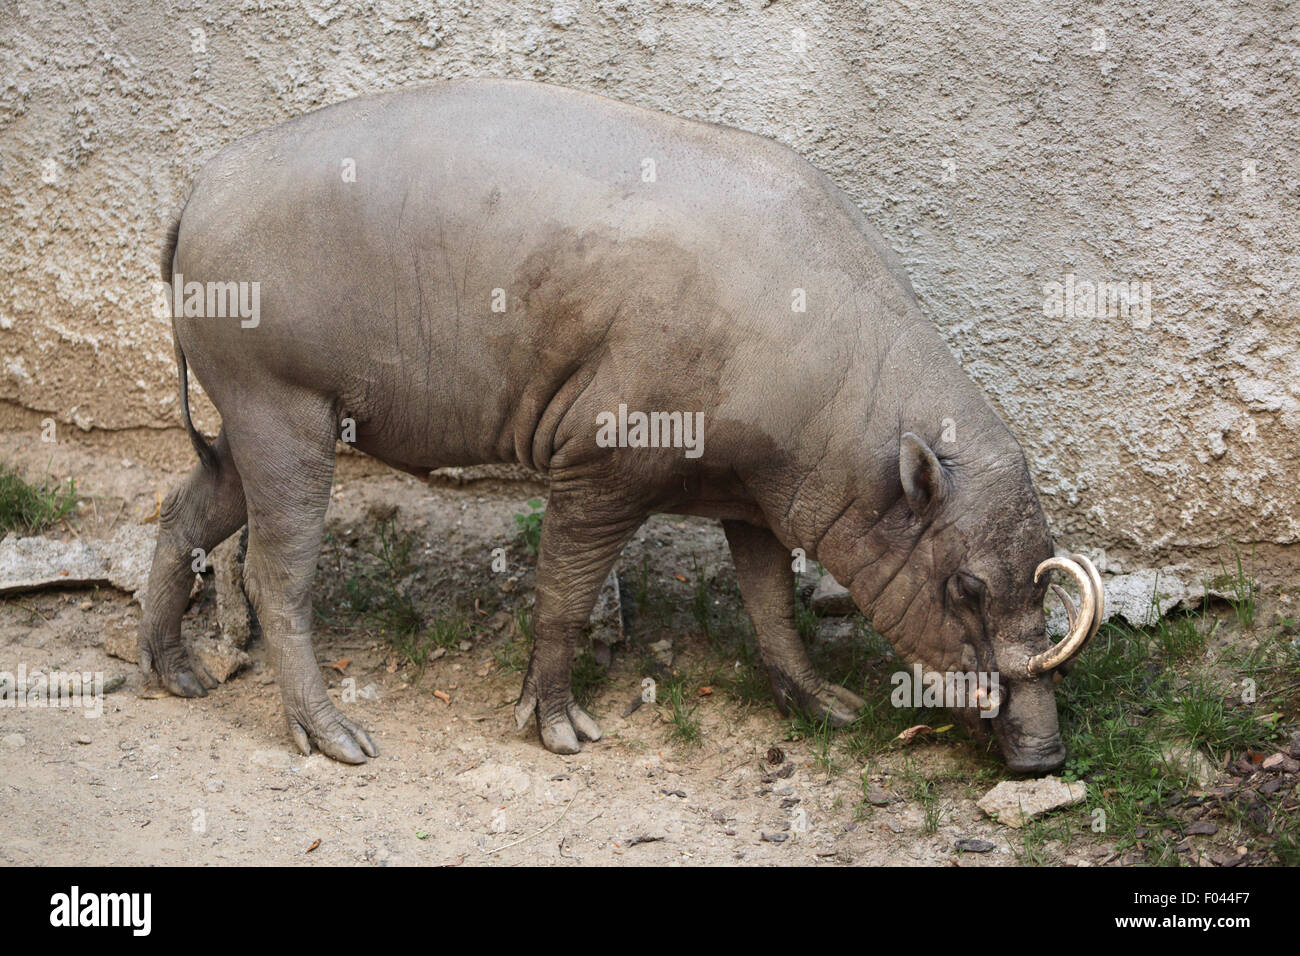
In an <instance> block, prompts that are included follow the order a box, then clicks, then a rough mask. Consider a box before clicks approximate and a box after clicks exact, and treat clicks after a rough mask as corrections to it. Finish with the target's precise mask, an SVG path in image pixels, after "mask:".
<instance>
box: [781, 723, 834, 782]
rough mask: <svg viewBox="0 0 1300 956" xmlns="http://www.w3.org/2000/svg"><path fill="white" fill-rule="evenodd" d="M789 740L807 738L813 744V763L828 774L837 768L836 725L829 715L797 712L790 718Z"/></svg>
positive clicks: (787, 736)
mask: <svg viewBox="0 0 1300 956" xmlns="http://www.w3.org/2000/svg"><path fill="white" fill-rule="evenodd" d="M786 739H787V740H807V741H809V742H810V743H811V744H812V751H813V764H814V765H815V766H817V767H820V768H821V770H822V771H823V772H824V773H826V774H833V773H834V772H835V770H836V764H835V754H834V751H833V746H834V743H835V727H834V726H833V725H832V724H831V721H830V718H829V717H815V716H812V715H808V714H795V715H794V716H792V717H791V718H790V723H789V725H788V730H787V733H786Z"/></svg>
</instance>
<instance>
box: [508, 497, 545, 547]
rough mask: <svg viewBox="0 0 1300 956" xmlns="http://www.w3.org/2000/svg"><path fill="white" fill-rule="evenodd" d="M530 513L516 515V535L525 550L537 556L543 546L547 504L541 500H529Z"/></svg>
mask: <svg viewBox="0 0 1300 956" xmlns="http://www.w3.org/2000/svg"><path fill="white" fill-rule="evenodd" d="M527 505H528V511H527V512H522V511H521V512H517V513H516V514H515V529H516V531H515V533H516V536H517V537H518V538H519V540H520V541H521V542H522V543H523V546H524V550H525V551H527V552H528V553H529V554H536V553H537V549H538V548H540V547H541V544H542V518H543V517H545V515H546V502H544V501H542V499H541V498H529V499H528V501H527Z"/></svg>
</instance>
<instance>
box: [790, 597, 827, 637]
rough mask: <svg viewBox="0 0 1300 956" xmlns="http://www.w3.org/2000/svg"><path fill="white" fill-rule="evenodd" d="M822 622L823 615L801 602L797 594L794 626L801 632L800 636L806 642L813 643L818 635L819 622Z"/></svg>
mask: <svg viewBox="0 0 1300 956" xmlns="http://www.w3.org/2000/svg"><path fill="white" fill-rule="evenodd" d="M820 620H821V615H819V614H818V613H817V612H816V611H814V610H813V609H812V605H811V604H805V603H804V602H803V601H801V600H799V595H798V594H797V593H796V594H795V597H794V626H795V629H796V630H797V631H798V632H799V636H800V637H802V638H803V639H804V640H805V641H811V640H812V639H813V638H814V637H815V636H816V635H817V622H818V621H820Z"/></svg>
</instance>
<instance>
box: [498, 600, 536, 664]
mask: <svg viewBox="0 0 1300 956" xmlns="http://www.w3.org/2000/svg"><path fill="white" fill-rule="evenodd" d="M514 624H515V626H514V629H513V631H512V633H511V634H510V635H509V637H507V639H506V640H505V642H504V643H502V644H500V645H498V646H497V647H495V648H493V649H492V660H493V661H495V662H496V665H497V667H498V668H500V669H501V670H503V671H505V672H506V673H508V674H510V673H515V672H517V671H523V670H524V669H525V668H527V667H528V658H529V656H530V655H531V654H532V650H533V612H532V609H531V608H526V607H520V608H516V609H515V621H514Z"/></svg>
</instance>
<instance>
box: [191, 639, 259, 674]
mask: <svg viewBox="0 0 1300 956" xmlns="http://www.w3.org/2000/svg"><path fill="white" fill-rule="evenodd" d="M189 648H190V653H191V654H193V655H194V657H195V658H196V659H197V660H198V662H199V663H200V664H202V665H203V668H204V669H205V670H206V671H207V672H208V673H209V674H211V675H212V676H213V678H214V679H215V680H217V681H218V682H219V683H222V684H224V683H225V682H226V681H228V680H230V678H232V677H234V676H235V675H236V674H238V673H239V672H240V671H242V670H243V669H244V668H245V667H247V666H248V665H249V664H251V663H252V662H253V659H252V658H251V657H249V656H248V655H247V654H246V653H244V652H243V651H242V650H240V649H239V648H238V647H236V646H235V645H234V644H231V643H230V642H229V641H226V640H224V639H223V640H214V639H212V638H210V637H203V638H196V639H194V640H192V641H190V642H189Z"/></svg>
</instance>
